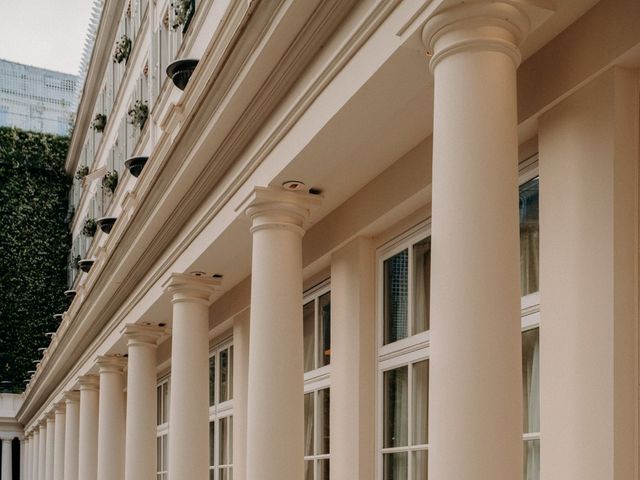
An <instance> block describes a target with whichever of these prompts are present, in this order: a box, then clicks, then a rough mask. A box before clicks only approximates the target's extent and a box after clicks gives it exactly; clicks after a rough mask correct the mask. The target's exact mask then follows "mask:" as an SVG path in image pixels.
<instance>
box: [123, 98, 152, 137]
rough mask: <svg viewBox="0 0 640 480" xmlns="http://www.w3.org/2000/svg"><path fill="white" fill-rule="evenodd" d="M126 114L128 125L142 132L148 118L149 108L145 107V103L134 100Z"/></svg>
mask: <svg viewBox="0 0 640 480" xmlns="http://www.w3.org/2000/svg"><path fill="white" fill-rule="evenodd" d="M127 113H128V115H129V123H130V124H131V125H136V126H137V127H138V128H139V129H140V130H142V129H143V128H144V124H145V123H146V122H147V117H148V116H149V106H148V105H147V102H143V101H141V100H136V102H135V103H134V104H133V107H131V108H130V109H129V112H127Z"/></svg>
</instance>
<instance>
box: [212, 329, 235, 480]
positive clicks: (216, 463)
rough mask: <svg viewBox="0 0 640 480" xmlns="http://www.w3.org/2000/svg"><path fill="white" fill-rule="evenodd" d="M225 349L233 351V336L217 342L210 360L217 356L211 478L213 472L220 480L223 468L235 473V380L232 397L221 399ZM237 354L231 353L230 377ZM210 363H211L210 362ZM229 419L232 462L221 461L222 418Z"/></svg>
mask: <svg viewBox="0 0 640 480" xmlns="http://www.w3.org/2000/svg"><path fill="white" fill-rule="evenodd" d="M223 351H228V352H231V351H233V337H228V338H225V339H224V340H222V341H221V342H219V343H217V344H216V345H215V346H214V347H213V348H211V349H210V350H209V361H211V358H212V357H215V365H214V368H215V373H214V400H213V404H212V405H209V422H208V423H209V425H208V427H209V429H210V428H211V424H212V423H213V428H214V433H213V435H214V450H213V462H212V460H211V456H210V451H211V445H209V476H210V477H209V478H211V475H212V474H211V472H213V479H215V480H218V479H219V478H220V476H221V475H220V472H221V471H222V470H227V471H230V472H231V473H232V475H233V458H234V455H233V382H231V383H229V384H228V388H229V393H230V394H231V396H230V398H229V399H227V400H224V401H222V402H221V401H220V391H221V388H220V379H221V376H220V353H221V352H223ZM234 355H235V354H231V355H230V358H229V363H228V366H230V367H231V368H230V369H229V371H228V379H229V378H230V379H232V378H233V368H234V367H233V358H234ZM209 365H211V364H210V363H209ZM222 419H227V421H229V424H230V426H229V427H228V428H229V435H228V436H227V437H226V438H225V439H224V440H225V441H226V442H227V451H228V452H229V453H230V456H231V463H225V464H221V463H220V444H221V434H220V420H222Z"/></svg>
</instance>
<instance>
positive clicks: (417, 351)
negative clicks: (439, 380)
mask: <svg viewBox="0 0 640 480" xmlns="http://www.w3.org/2000/svg"><path fill="white" fill-rule="evenodd" d="M429 233H430V232H429V229H428V225H427V224H423V225H420V226H418V227H416V228H414V229H412V230H411V231H410V232H408V233H407V234H405V235H403V236H402V237H401V238H399V239H397V240H395V241H394V242H392V243H391V244H389V245H387V246H385V247H383V248H382V249H381V251H380V252H379V257H378V258H379V276H380V278H381V279H382V281H381V285H380V296H379V298H380V308H379V311H380V312H381V322H380V325H381V331H380V337H379V338H380V341H379V345H378V372H379V373H378V385H379V392H378V400H379V404H380V405H381V406H382V409H381V413H382V421H381V422H380V428H379V434H378V445H379V452H380V455H379V457H378V471H379V472H381V473H380V475H379V478H381V479H383V480H409V479H411V480H427V472H428V451H429V438H428V418H429V302H430V298H429V291H430V274H431V238H430V236H429Z"/></svg>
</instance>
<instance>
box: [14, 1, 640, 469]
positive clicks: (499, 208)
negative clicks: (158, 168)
mask: <svg viewBox="0 0 640 480" xmlns="http://www.w3.org/2000/svg"><path fill="white" fill-rule="evenodd" d="M528 29H529V20H528V18H527V16H526V14H525V13H524V11H523V10H522V9H521V7H519V6H516V5H515V4H513V3H506V2H494V1H480V2H470V3H463V4H460V5H458V6H456V7H453V8H450V9H448V10H445V11H444V12H442V13H440V14H438V15H436V16H434V17H433V18H431V19H430V20H429V22H428V23H427V25H426V27H425V29H424V35H423V37H424V41H425V45H426V46H427V49H428V50H429V54H430V55H431V68H432V70H433V73H434V77H435V107H434V135H433V187H432V212H433V213H432V279H431V299H432V300H431V301H432V303H431V322H432V324H431V332H430V335H431V337H430V342H431V362H430V378H429V382H430V400H429V417H430V418H429V422H430V424H429V438H430V446H429V475H430V476H432V477H433V478H439V479H443V480H449V479H458V478H477V479H480V480H489V479H493V478H520V477H521V475H522V417H521V415H522V405H521V401H520V398H521V388H522V387H521V369H520V365H521V363H520V362H521V358H520V355H521V346H520V345H521V332H520V325H519V323H518V321H517V319H518V318H519V316H520V304H519V302H520V291H519V288H518V286H519V273H518V272H519V258H518V255H519V252H518V245H519V237H518V215H517V210H516V209H517V204H518V202H517V191H518V172H517V156H518V151H517V150H518V139H517V112H516V107H517V97H516V69H517V66H518V64H519V62H520V52H519V48H518V46H519V44H520V43H521V42H522V40H523V38H524V37H525V35H526V34H527V31H528ZM479 79H482V80H481V81H480V80H479ZM617 81H618V83H620V80H619V79H618V80H617ZM552 118H553V117H552ZM585 137H587V135H585ZM546 148H548V149H552V148H559V147H558V146H557V145H553V144H547V145H546ZM546 168H547V169H549V170H551V169H552V168H558V167H557V166H556V167H551V166H547V167H546ZM567 168H568V169H569V167H567ZM594 168H595V166H594ZM576 170H578V169H576ZM555 188H556V189H557V192H555V193H557V194H558V195H560V190H561V186H560V185H558V186H556V187H555ZM480 199H481V200H482V204H483V205H482V208H480V209H479V208H471V207H470V205H471V204H473V203H474V202H477V201H480ZM318 203H319V197H318V196H315V195H311V194H306V193H296V192H286V191H283V190H280V189H275V188H256V189H255V190H254V191H253V192H252V194H251V195H250V197H249V198H248V199H247V200H246V201H245V203H244V205H243V208H244V209H245V211H246V213H247V215H248V216H249V217H250V219H251V233H252V235H253V252H252V271H251V273H252V276H251V282H252V284H251V314H250V321H249V322H248V325H247V324H244V323H243V324H238V325H237V326H234V333H235V334H237V335H240V336H241V338H239V339H238V342H237V343H236V356H237V357H238V358H239V359H242V360H241V364H242V368H240V369H239V370H240V375H241V377H240V381H239V382H238V381H235V382H234V388H236V389H237V391H238V392H242V394H241V398H239V399H238V404H237V405H236V407H237V408H235V409H234V417H236V419H235V420H234V423H235V425H236V431H234V445H236V446H241V447H242V448H236V452H235V458H234V465H236V466H237V468H236V469H235V472H234V477H235V478H236V479H238V480H246V479H251V480H280V479H281V478H283V476H286V478H291V479H301V478H303V472H304V469H303V443H304V442H303V439H304V431H303V417H304V415H303V371H302V369H303V345H302V322H301V321H300V318H301V311H302V266H303V265H302V236H303V234H304V229H303V225H304V222H305V219H306V218H307V217H308V216H309V214H310V211H311V209H312V208H313V207H314V206H315V205H317V204H318ZM626 206H627V205H626V204H625V207H626ZM617 208H621V207H620V206H617ZM567 216H568V215H567ZM569 220H571V219H569ZM568 223H570V221H569V222H568ZM558 228H559V230H562V228H561V227H558ZM577 230H579V228H577V227H576V231H577ZM565 231H566V229H565ZM551 250H552V249H550V250H549V251H551ZM564 253H565V252H560V253H558V258H560V257H561V256H562V255H563V254H564ZM373 258H374V253H373V247H372V245H371V242H369V241H368V240H366V239H362V238H360V239H356V240H353V241H351V242H349V243H348V244H347V245H345V246H343V247H342V248H341V250H340V251H338V252H336V253H334V255H333V258H332V272H331V275H332V282H334V286H335V292H336V294H335V297H334V304H335V308H334V306H332V314H333V318H332V322H333V323H334V325H335V331H334V333H333V345H332V350H333V352H332V372H334V373H335V375H333V373H332V382H333V383H332V401H331V442H332V445H333V446H334V447H335V448H334V447H332V458H331V466H330V468H331V477H332V479H334V480H347V479H349V480H352V479H368V478H373V475H374V474H373V471H374V467H373V465H375V458H374V452H375V448H374V447H373V446H370V447H371V448H369V447H367V448H361V447H362V446H363V445H365V444H366V442H371V441H372V440H371V439H372V438H373V437H374V436H375V433H374V430H375V428H374V418H375V405H374V401H373V398H374V397H375V393H374V392H373V385H374V384H375V381H374V379H373V374H372V373H371V372H369V373H367V372H366V369H365V368H363V367H362V365H365V364H366V362H370V361H371V358H372V357H373V355H374V353H373V352H374V350H375V334H374V327H373V326H372V322H371V318H372V317H373V309H374V307H373V298H374V296H375V295H374V290H375V288H374V285H373V281H372V279H373V278H374V273H373V270H372V269H373V265H374V261H373ZM548 258H549V257H546V258H543V260H542V263H543V265H544V264H545V262H549V263H550V261H549V259H548ZM629 258H631V257H629ZM614 260H615V261H616V262H621V261H622V260H621V259H618V258H617V257H616V259H614ZM576 262H577V261H576ZM274 272H277V281H274V275H275V273H274ZM585 276H586V277H589V278H592V277H593V276H589V275H585ZM543 279H544V276H543ZM570 280H576V279H570ZM549 283H550V284H551V283H553V280H552V279H550V280H549ZM569 283H570V282H569ZM566 284H567V283H566V282H565V285H566ZM164 287H165V289H166V291H167V292H168V293H169V295H170V296H171V302H172V305H173V307H172V308H173V322H172V331H171V342H172V353H171V381H172V393H171V402H170V425H171V426H170V428H171V430H170V435H171V441H170V442H169V480H184V479H194V480H204V479H206V478H208V476H209V449H208V445H209V438H208V436H209V431H208V417H209V410H208V409H209V390H208V384H209V379H208V375H209V364H208V356H209V306H210V304H211V301H212V297H213V295H214V293H215V292H216V290H217V289H218V288H219V281H218V280H216V279H212V278H208V277H204V276H194V275H186V274H172V275H171V276H170V277H169V278H168V280H167V281H166V283H165V285H164ZM462 292H464V294H462ZM557 292H560V293H558V295H560V294H561V293H562V292H563V290H562V288H560V287H558V289H557ZM554 300H555V301H556V302H558V303H562V302H563V301H564V299H562V298H557V299H554ZM612 309H613V307H612ZM469 319H473V321H470V320H469ZM620 322H622V320H620ZM545 328H547V327H546V326H545ZM550 328H551V329H553V328H556V329H558V328H559V327H558V326H556V327H553V326H552V327H550ZM605 333H606V332H605ZM166 334H167V332H166V331H165V329H164V328H162V327H159V326H151V325H128V326H127V327H126V328H125V329H124V330H123V331H122V335H123V336H124V337H125V338H126V339H127V346H128V358H126V359H125V358H124V357H120V356H113V355H108V356H103V357H100V358H98V359H97V362H96V368H95V369H94V372H95V373H92V374H89V375H85V376H83V377H81V378H79V379H78V382H77V385H76V388H73V389H72V390H70V391H68V392H66V393H65V395H64V399H63V401H61V402H60V403H57V404H56V405H54V406H52V407H51V408H50V409H49V410H47V411H46V412H45V413H44V414H43V416H42V417H41V418H39V419H37V420H36V421H34V422H32V424H31V427H30V429H29V430H28V432H27V433H26V437H25V443H24V445H25V455H24V471H25V473H26V475H25V477H24V478H25V479H26V480H121V479H125V480H153V479H155V477H156V448H155V445H156V443H155V442H156V423H155V414H156V404H157V399H156V346H157V344H158V341H159V339H160V338H161V337H162V336H163V335H166ZM567 335H568V334H567ZM567 335H565V337H566V336H567ZM565 337H563V338H565ZM616 341H618V342H623V339H617V340H616ZM560 351H561V349H557V350H556V352H560ZM488 352H490V353H488ZM605 353H609V354H611V352H605ZM543 354H544V351H543ZM550 355H551V352H550ZM556 355H560V356H561V354H560V353H556ZM567 355H569V353H567ZM569 363H570V362H568V361H567V364H569ZM563 365H564V364H563ZM616 366H617V364H616V365H614V367H616ZM544 368H545V366H544V364H543V375H544ZM567 368H568V367H567ZM617 368H620V369H622V367H617ZM125 369H126V371H127V376H126V392H127V393H126V396H125V393H124V391H125ZM573 373H574V372H568V373H567V378H570V379H573V378H575V377H573V376H572V374H573ZM596 373H597V372H596ZM603 377H604V374H603ZM601 380H602V381H605V380H606V378H601ZM578 390H580V388H578ZM497 392H499V394H497ZM545 401H547V400H545V398H544V397H543V404H544V402H545ZM558 402H559V400H548V406H549V408H550V411H554V412H555V413H557V414H558V418H561V416H560V414H561V413H562V409H561V407H560V406H559V405H558ZM602 402H603V404H605V403H606V399H603V400H602ZM605 407H606V405H605ZM605 409H606V408H605ZM571 418H572V417H571V416H570V415H565V416H564V417H562V422H564V423H563V424H566V423H568V422H571ZM569 427H571V425H568V426H567V430H566V431H579V429H570V428H569ZM478 432H481V433H482V434H483V435H482V438H481V439H479V437H478ZM274 436H275V437H277V438H274ZM4 447H5V443H4V441H3V458H4ZM543 448H544V447H543ZM558 448H560V447H559V446H558ZM559 451H560V450H559ZM333 452H335V454H334V453H333ZM573 453H575V454H576V455H578V456H579V454H578V453H577V452H573ZM594 455H595V457H598V455H597V454H594ZM565 457H566V455H565ZM611 457H613V456H611ZM551 458H553V457H551ZM576 458H577V457H576ZM580 458H582V459H583V460H585V461H586V463H587V464H589V463H590V460H589V459H588V458H584V456H581V457H580ZM557 461H558V462H560V460H557ZM566 471H567V472H569V473H567V477H566V478H577V477H571V475H570V473H571V472H572V471H576V469H575V468H574V469H573V470H572V469H571V468H567V469H566ZM3 472H4V469H3ZM3 475H4V474H3ZM605 476H606V475H605ZM585 478H586V477H585ZM589 478H595V477H591V476H590V477H589ZM601 478H604V476H602V477H601ZM3 480H4V478H3Z"/></svg>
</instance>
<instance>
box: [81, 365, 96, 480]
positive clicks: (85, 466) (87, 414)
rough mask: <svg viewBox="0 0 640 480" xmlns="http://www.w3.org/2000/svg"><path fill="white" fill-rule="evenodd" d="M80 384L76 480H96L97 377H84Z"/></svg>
mask: <svg viewBox="0 0 640 480" xmlns="http://www.w3.org/2000/svg"><path fill="white" fill-rule="evenodd" d="M78 383H79V384H80V429H79V432H80V433H79V446H78V479H79V480H96V478H97V475H98V402H99V395H98V390H99V388H98V385H99V383H98V377H96V376H95V375H85V376H82V377H80V378H79V379H78Z"/></svg>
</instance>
